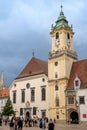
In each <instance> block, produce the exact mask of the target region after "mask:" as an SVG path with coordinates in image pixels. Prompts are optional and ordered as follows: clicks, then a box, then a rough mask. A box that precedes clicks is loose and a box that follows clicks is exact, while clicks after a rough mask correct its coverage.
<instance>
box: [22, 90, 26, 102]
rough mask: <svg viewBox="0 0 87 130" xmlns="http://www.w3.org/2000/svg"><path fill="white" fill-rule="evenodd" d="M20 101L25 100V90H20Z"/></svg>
mask: <svg viewBox="0 0 87 130" xmlns="http://www.w3.org/2000/svg"><path fill="white" fill-rule="evenodd" d="M21 102H22V103H24V102H25V90H21Z"/></svg>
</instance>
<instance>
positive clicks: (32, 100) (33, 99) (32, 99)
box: [31, 89, 35, 102]
mask: <svg viewBox="0 0 87 130" xmlns="http://www.w3.org/2000/svg"><path fill="white" fill-rule="evenodd" d="M34 101H35V90H34V89H31V102H34Z"/></svg>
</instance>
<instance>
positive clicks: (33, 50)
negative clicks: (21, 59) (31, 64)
mask: <svg viewBox="0 0 87 130" xmlns="http://www.w3.org/2000/svg"><path fill="white" fill-rule="evenodd" d="M32 56H33V57H34V49H33V52H32Z"/></svg>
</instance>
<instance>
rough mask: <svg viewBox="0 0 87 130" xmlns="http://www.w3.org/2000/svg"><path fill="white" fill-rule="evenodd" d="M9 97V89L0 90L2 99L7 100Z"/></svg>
mask: <svg viewBox="0 0 87 130" xmlns="http://www.w3.org/2000/svg"><path fill="white" fill-rule="evenodd" d="M6 97H9V89H8V88H3V89H2V90H0V98H6Z"/></svg>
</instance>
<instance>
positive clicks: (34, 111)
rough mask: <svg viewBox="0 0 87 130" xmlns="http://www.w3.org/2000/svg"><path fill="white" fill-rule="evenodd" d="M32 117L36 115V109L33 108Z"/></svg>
mask: <svg viewBox="0 0 87 130" xmlns="http://www.w3.org/2000/svg"><path fill="white" fill-rule="evenodd" d="M33 115H36V107H33Z"/></svg>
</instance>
